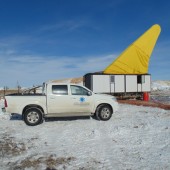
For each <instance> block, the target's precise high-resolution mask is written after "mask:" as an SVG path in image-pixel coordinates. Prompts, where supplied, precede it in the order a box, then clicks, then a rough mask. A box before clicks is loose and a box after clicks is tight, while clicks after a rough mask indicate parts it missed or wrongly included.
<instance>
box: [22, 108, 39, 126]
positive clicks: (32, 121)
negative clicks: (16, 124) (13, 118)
mask: <svg viewBox="0 0 170 170" xmlns="http://www.w3.org/2000/svg"><path fill="white" fill-rule="evenodd" d="M24 121H25V123H26V124H27V125H29V126H35V125H38V124H40V123H41V122H42V113H41V110H39V109H37V108H30V109H27V110H26V111H25V113H24Z"/></svg>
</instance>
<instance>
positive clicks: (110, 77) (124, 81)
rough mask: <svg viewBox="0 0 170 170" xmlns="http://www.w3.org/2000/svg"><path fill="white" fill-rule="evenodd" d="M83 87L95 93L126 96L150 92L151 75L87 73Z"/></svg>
mask: <svg viewBox="0 0 170 170" xmlns="http://www.w3.org/2000/svg"><path fill="white" fill-rule="evenodd" d="M84 85H85V86H86V87H87V88H89V89H90V90H92V91H93V92H95V93H112V94H114V95H116V94H123V93H124V94H125V93H126V94H127V93H140V94H142V93H143V92H150V91H151V75H150V74H142V75H137V74H135V75H131V74H129V75H125V74H121V75H119V74H102V73H88V74H86V75H84Z"/></svg>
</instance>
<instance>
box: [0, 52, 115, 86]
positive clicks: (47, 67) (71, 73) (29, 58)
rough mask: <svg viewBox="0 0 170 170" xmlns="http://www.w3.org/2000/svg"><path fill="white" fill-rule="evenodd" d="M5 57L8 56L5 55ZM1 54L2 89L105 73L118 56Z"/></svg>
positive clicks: (0, 84)
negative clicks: (92, 73)
mask: <svg viewBox="0 0 170 170" xmlns="http://www.w3.org/2000/svg"><path fill="white" fill-rule="evenodd" d="M4 54H5V53H4ZM6 56H7V54H5V56H4V55H3V54H0V58H1V59H3V60H2V61H3V63H2V64H1V83H0V86H4V85H7V86H9V87H11V86H13V87H14V86H15V85H16V83H17V81H19V82H20V84H21V85H22V86H31V85H33V84H40V83H42V82H43V81H48V80H51V79H62V78H71V77H79V76H83V75H84V74H86V73H88V72H96V71H102V70H103V69H104V68H105V67H106V66H107V65H108V64H109V63H110V62H111V61H113V60H114V58H115V55H102V56H80V57H69V56H35V55H19V54H18V55H17V54H15V55H13V54H12V55H8V56H7V57H6Z"/></svg>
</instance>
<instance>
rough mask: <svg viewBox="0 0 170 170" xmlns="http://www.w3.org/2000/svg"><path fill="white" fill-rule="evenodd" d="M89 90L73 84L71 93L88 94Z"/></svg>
mask: <svg viewBox="0 0 170 170" xmlns="http://www.w3.org/2000/svg"><path fill="white" fill-rule="evenodd" d="M87 93H88V90H86V89H84V88H83V87H80V86H74V85H72V86H71V94H72V95H87Z"/></svg>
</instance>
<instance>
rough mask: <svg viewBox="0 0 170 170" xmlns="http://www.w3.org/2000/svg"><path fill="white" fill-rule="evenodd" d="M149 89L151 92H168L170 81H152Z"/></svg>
mask: <svg viewBox="0 0 170 170" xmlns="http://www.w3.org/2000/svg"><path fill="white" fill-rule="evenodd" d="M151 89H152V91H168V90H170V81H153V82H152V85H151Z"/></svg>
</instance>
